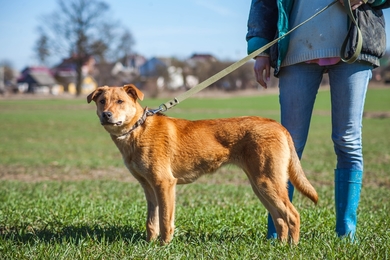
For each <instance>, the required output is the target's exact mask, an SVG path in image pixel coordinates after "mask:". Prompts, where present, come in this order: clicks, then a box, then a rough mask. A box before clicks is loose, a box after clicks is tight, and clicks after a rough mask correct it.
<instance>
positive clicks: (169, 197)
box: [155, 178, 177, 244]
mask: <svg viewBox="0 0 390 260" xmlns="http://www.w3.org/2000/svg"><path fill="white" fill-rule="evenodd" d="M176 182H177V179H174V178H172V179H163V180H160V181H159V182H158V183H157V185H156V186H155V192H156V195H157V201H158V205H159V216H160V231H161V242H162V244H167V243H169V242H170V241H171V240H172V236H173V232H174V229H175V226H174V221H175V193H176Z"/></svg>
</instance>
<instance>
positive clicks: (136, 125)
mask: <svg viewBox="0 0 390 260" xmlns="http://www.w3.org/2000/svg"><path fill="white" fill-rule="evenodd" d="M154 114H155V113H154V112H153V111H149V110H148V107H145V109H144V113H143V114H142V116H141V118H140V119H138V121H137V122H135V124H134V125H133V126H132V127H131V128H130V130H129V131H127V132H126V133H124V134H122V135H117V137H124V136H126V135H128V134H130V133H131V132H133V131H134V130H135V129H136V128H137V127H139V126H140V125H142V124H143V123H145V120H146V117H148V116H152V115H154Z"/></svg>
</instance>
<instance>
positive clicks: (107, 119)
mask: <svg viewBox="0 0 390 260" xmlns="http://www.w3.org/2000/svg"><path fill="white" fill-rule="evenodd" d="M100 123H101V124H102V125H117V126H119V125H121V124H122V121H115V119H114V117H113V115H112V113H111V112H110V111H105V112H103V113H102V115H101V117H100Z"/></svg>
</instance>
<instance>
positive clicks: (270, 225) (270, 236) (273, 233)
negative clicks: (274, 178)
mask: <svg viewBox="0 0 390 260" xmlns="http://www.w3.org/2000/svg"><path fill="white" fill-rule="evenodd" d="M287 187H288V197H289V199H290V201H292V199H293V194H294V186H293V185H292V184H291V182H290V181H288V186H287ZM267 238H268V239H277V238H278V234H277V233H276V228H275V225H274V221H273V220H272V217H271V214H269V213H268V231H267Z"/></svg>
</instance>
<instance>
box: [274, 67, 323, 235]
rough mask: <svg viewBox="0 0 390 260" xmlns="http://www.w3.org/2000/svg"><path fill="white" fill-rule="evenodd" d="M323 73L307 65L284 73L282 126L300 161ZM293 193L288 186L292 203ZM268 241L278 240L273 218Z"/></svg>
mask: <svg viewBox="0 0 390 260" xmlns="http://www.w3.org/2000/svg"><path fill="white" fill-rule="evenodd" d="M323 72H324V68H323V67H320V66H318V65H317V64H306V63H300V64H296V65H292V66H288V67H283V68H282V70H281V71H280V75H279V103H280V111H281V123H282V125H283V126H284V127H285V128H286V129H287V130H288V131H289V132H290V134H291V137H292V139H293V141H294V145H295V150H296V151H297V154H298V157H299V158H301V156H302V153H303V149H304V147H305V144H306V140H307V135H308V132H309V126H310V119H311V114H312V111H313V106H314V102H315V99H316V95H317V92H318V88H319V86H320V83H321V80H322V75H323ZM293 193H294V186H293V185H292V184H291V183H290V182H288V194H289V198H290V200H292V197H293ZM267 238H277V234H276V229H275V226H274V224H273V221H272V218H271V216H270V215H269V214H268V231H267Z"/></svg>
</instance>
